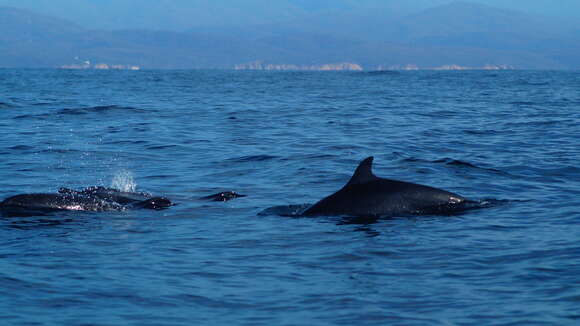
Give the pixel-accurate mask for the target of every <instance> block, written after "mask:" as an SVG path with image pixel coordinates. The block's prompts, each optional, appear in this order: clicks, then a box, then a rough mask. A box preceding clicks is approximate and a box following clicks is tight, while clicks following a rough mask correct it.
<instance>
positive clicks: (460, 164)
mask: <svg viewBox="0 0 580 326" xmlns="http://www.w3.org/2000/svg"><path fill="white" fill-rule="evenodd" d="M403 162H424V163H435V164H445V165H451V166H456V167H463V168H470V169H478V170H486V171H492V172H498V173H503V171H501V170H498V169H493V168H485V167H481V166H478V165H475V164H473V163H469V162H466V161H461V160H456V159H452V158H448V157H445V158H442V159H437V160H425V159H420V158H413V157H408V158H404V159H403Z"/></svg>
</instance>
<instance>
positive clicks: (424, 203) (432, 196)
mask: <svg viewBox="0 0 580 326" xmlns="http://www.w3.org/2000/svg"><path fill="white" fill-rule="evenodd" d="M372 163H373V157H372V156H371V157H368V158H366V159H364V160H363V161H361V162H360V164H359V166H358V167H357V168H356V170H355V171H354V174H353V176H352V177H351V178H350V181H349V182H348V183H347V184H346V185H345V186H344V187H342V189H340V190H339V191H337V192H335V193H334V194H332V195H330V196H328V197H326V198H323V199H322V200H320V201H319V202H317V203H316V204H314V205H312V206H310V207H309V208H307V209H306V210H305V211H304V212H303V213H302V215H306V216H311V215H348V216H394V215H414V214H431V213H445V212H450V211H454V210H455V209H457V208H459V207H461V205H462V204H464V203H466V202H469V201H468V200H467V199H466V198H464V197H462V196H460V195H457V194H454V193H452V192H448V191H445V190H441V189H437V188H433V187H429V186H424V185H420V184H415V183H410V182H404V181H397V180H390V179H385V178H379V177H377V176H375V175H374V174H373V172H372Z"/></svg>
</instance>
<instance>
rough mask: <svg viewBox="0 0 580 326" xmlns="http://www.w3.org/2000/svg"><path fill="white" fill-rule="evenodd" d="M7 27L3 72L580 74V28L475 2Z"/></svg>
mask: <svg viewBox="0 0 580 326" xmlns="http://www.w3.org/2000/svg"><path fill="white" fill-rule="evenodd" d="M0 31H2V33H0V67H30V68H37V67H38V68H42V67H62V66H68V67H78V68H87V67H93V66H94V64H104V65H106V67H112V66H116V67H136V66H139V67H141V68H145V69H190V68H221V69H234V68H235V67H237V68H240V67H248V68H252V67H254V68H255V67H265V66H268V67H290V68H292V67H309V68H312V67H317V66H320V67H355V65H356V67H362V68H363V69H366V70H373V69H377V68H378V67H380V68H382V69H385V68H386V69H389V68H392V69H395V68H401V67H403V68H404V67H417V68H436V67H484V66H487V67H514V68H517V69H579V68H580V30H579V29H576V30H574V29H573V28H564V27H562V26H559V25H557V24H554V23H553V22H550V21H548V20H545V19H542V18H539V17H534V16H530V15H527V14H524V13H521V12H517V11H511V10H504V9H498V8H494V7H489V6H485V5H478V4H473V3H467V2H456V3H452V4H447V5H442V6H439V7H435V8H431V9H427V10H424V11H421V12H419V13H414V14H410V15H407V14H405V15H403V14H398V15H385V14H381V13H367V14H364V15H361V14H360V13H358V14H351V15H349V14H347V13H345V11H340V12H337V13H336V14H334V15H333V14H329V13H328V12H324V14H316V13H312V14H310V15H302V16H300V18H299V19H297V20H285V21H284V22H283V23H268V24H262V25H258V26H246V27H236V28H234V27H220V28H217V27H208V28H196V29H194V30H189V31H183V32H175V31H159V30H157V31H154V30H136V29H135V30H113V31H105V30H90V29H87V28H85V27H83V26H80V25H78V24H75V23H72V22H70V21H67V20H63V19H59V18H54V17H50V16H45V15H40V14H37V13H34V12H31V11H27V10H22V9H15V8H10V7H0ZM256 62H259V63H260V64H259V65H256V64H255V63H256ZM100 67H105V66H103V65H101V66H100Z"/></svg>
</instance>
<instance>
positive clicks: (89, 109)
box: [57, 105, 143, 115]
mask: <svg viewBox="0 0 580 326" xmlns="http://www.w3.org/2000/svg"><path fill="white" fill-rule="evenodd" d="M111 111H133V112H143V110H142V109H138V108H134V107H131V106H119V105H100V106H91V107H85V108H71V109H61V110H59V111H58V112H57V114H59V115H81V114H89V113H94V112H96V113H104V112H111Z"/></svg>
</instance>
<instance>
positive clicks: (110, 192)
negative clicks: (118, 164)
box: [58, 186, 154, 205]
mask: <svg viewBox="0 0 580 326" xmlns="http://www.w3.org/2000/svg"><path fill="white" fill-rule="evenodd" d="M58 192H59V193H60V194H71V195H80V196H89V197H96V198H100V199H102V200H106V201H112V202H115V203H118V204H121V205H128V204H135V203H138V202H142V201H145V200H147V199H151V198H154V197H153V196H152V195H151V194H148V193H146V192H128V191H121V190H119V189H115V188H107V187H102V186H92V187H88V188H85V189H82V190H74V189H69V188H64V187H61V188H59V189H58Z"/></svg>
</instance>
